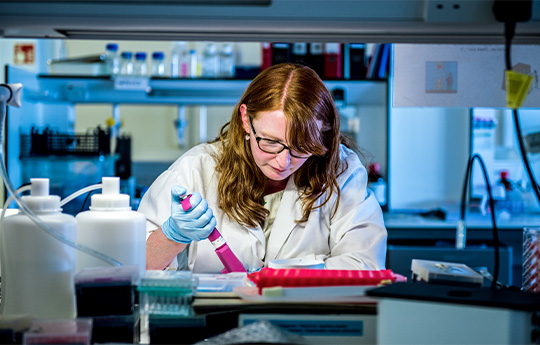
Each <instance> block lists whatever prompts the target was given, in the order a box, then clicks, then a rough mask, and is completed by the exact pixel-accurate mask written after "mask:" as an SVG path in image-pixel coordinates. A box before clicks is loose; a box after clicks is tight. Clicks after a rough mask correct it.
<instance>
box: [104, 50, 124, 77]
mask: <svg viewBox="0 0 540 345" xmlns="http://www.w3.org/2000/svg"><path fill="white" fill-rule="evenodd" d="M118 73H120V56H118V44H116V43H109V44H107V45H106V46H105V74H109V75H116V74H118Z"/></svg>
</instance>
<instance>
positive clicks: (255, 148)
mask: <svg viewBox="0 0 540 345" xmlns="http://www.w3.org/2000/svg"><path fill="white" fill-rule="evenodd" d="M246 110H247V108H246V106H245V105H244V104H242V105H241V106H240V113H241V115H242V122H243V126H244V130H245V131H246V133H247V134H248V135H249V143H250V147H251V152H252V153H253V158H254V159H255V164H257V166H258V167H259V169H261V171H262V173H263V174H264V175H265V176H266V177H268V178H269V179H270V180H273V181H283V180H285V179H287V178H288V177H289V176H291V175H292V174H293V173H294V172H295V171H296V170H298V169H299V168H300V167H301V166H302V164H304V162H305V161H306V160H307V159H308V158H309V157H310V156H309V155H300V156H302V157H301V158H296V157H293V156H291V152H290V151H289V150H288V149H284V150H283V151H281V152H280V153H277V154H275V153H267V152H264V151H262V150H261V149H260V148H259V145H258V144H257V139H256V138H257V137H259V138H264V139H270V140H272V141H278V142H280V143H282V144H283V145H285V146H287V147H289V145H288V143H287V140H286V128H287V126H286V125H287V119H286V117H285V114H284V113H283V112H282V111H280V110H275V111H263V112H260V113H259V114H258V116H257V118H256V119H251V121H252V125H253V130H255V133H253V130H252V126H251V124H250V122H249V121H250V119H249V116H248V115H247V112H246ZM261 145H262V143H261ZM293 154H294V153H293ZM296 155H299V154H296Z"/></svg>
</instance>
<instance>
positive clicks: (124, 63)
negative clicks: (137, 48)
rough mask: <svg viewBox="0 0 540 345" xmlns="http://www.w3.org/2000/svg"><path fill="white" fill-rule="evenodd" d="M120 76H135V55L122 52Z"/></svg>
mask: <svg viewBox="0 0 540 345" xmlns="http://www.w3.org/2000/svg"><path fill="white" fill-rule="evenodd" d="M120 74H121V75H131V74H133V53H132V52H127V51H126V52H122V54H121V55H120Z"/></svg>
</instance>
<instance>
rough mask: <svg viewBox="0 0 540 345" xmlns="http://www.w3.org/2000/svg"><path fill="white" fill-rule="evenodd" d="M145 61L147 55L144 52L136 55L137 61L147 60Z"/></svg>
mask: <svg viewBox="0 0 540 345" xmlns="http://www.w3.org/2000/svg"><path fill="white" fill-rule="evenodd" d="M145 59H146V53H144V52H137V53H135V60H145Z"/></svg>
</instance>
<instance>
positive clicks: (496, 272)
mask: <svg viewBox="0 0 540 345" xmlns="http://www.w3.org/2000/svg"><path fill="white" fill-rule="evenodd" d="M476 159H477V160H478V162H479V163H480V166H481V167H482V174H483V176H484V181H485V182H486V190H487V192H488V197H489V207H490V208H491V222H492V223H493V227H492V229H493V250H494V254H495V266H494V269H493V281H492V282H491V288H492V289H495V288H496V287H497V282H498V280H499V230H498V228H497V221H496V217H495V202H494V201H493V194H492V192H491V182H490V180H489V175H488V173H487V169H486V165H485V164H484V160H483V159H482V156H480V155H479V154H478V153H475V154H473V155H472V156H471V158H470V159H469V163H468V164H467V171H466V173H465V181H464V182H463V191H462V193H461V209H460V218H459V219H460V220H461V221H463V222H465V214H466V213H465V210H466V208H467V185H468V183H469V179H470V176H471V170H472V166H473V163H474V161H475V160H476Z"/></svg>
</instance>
